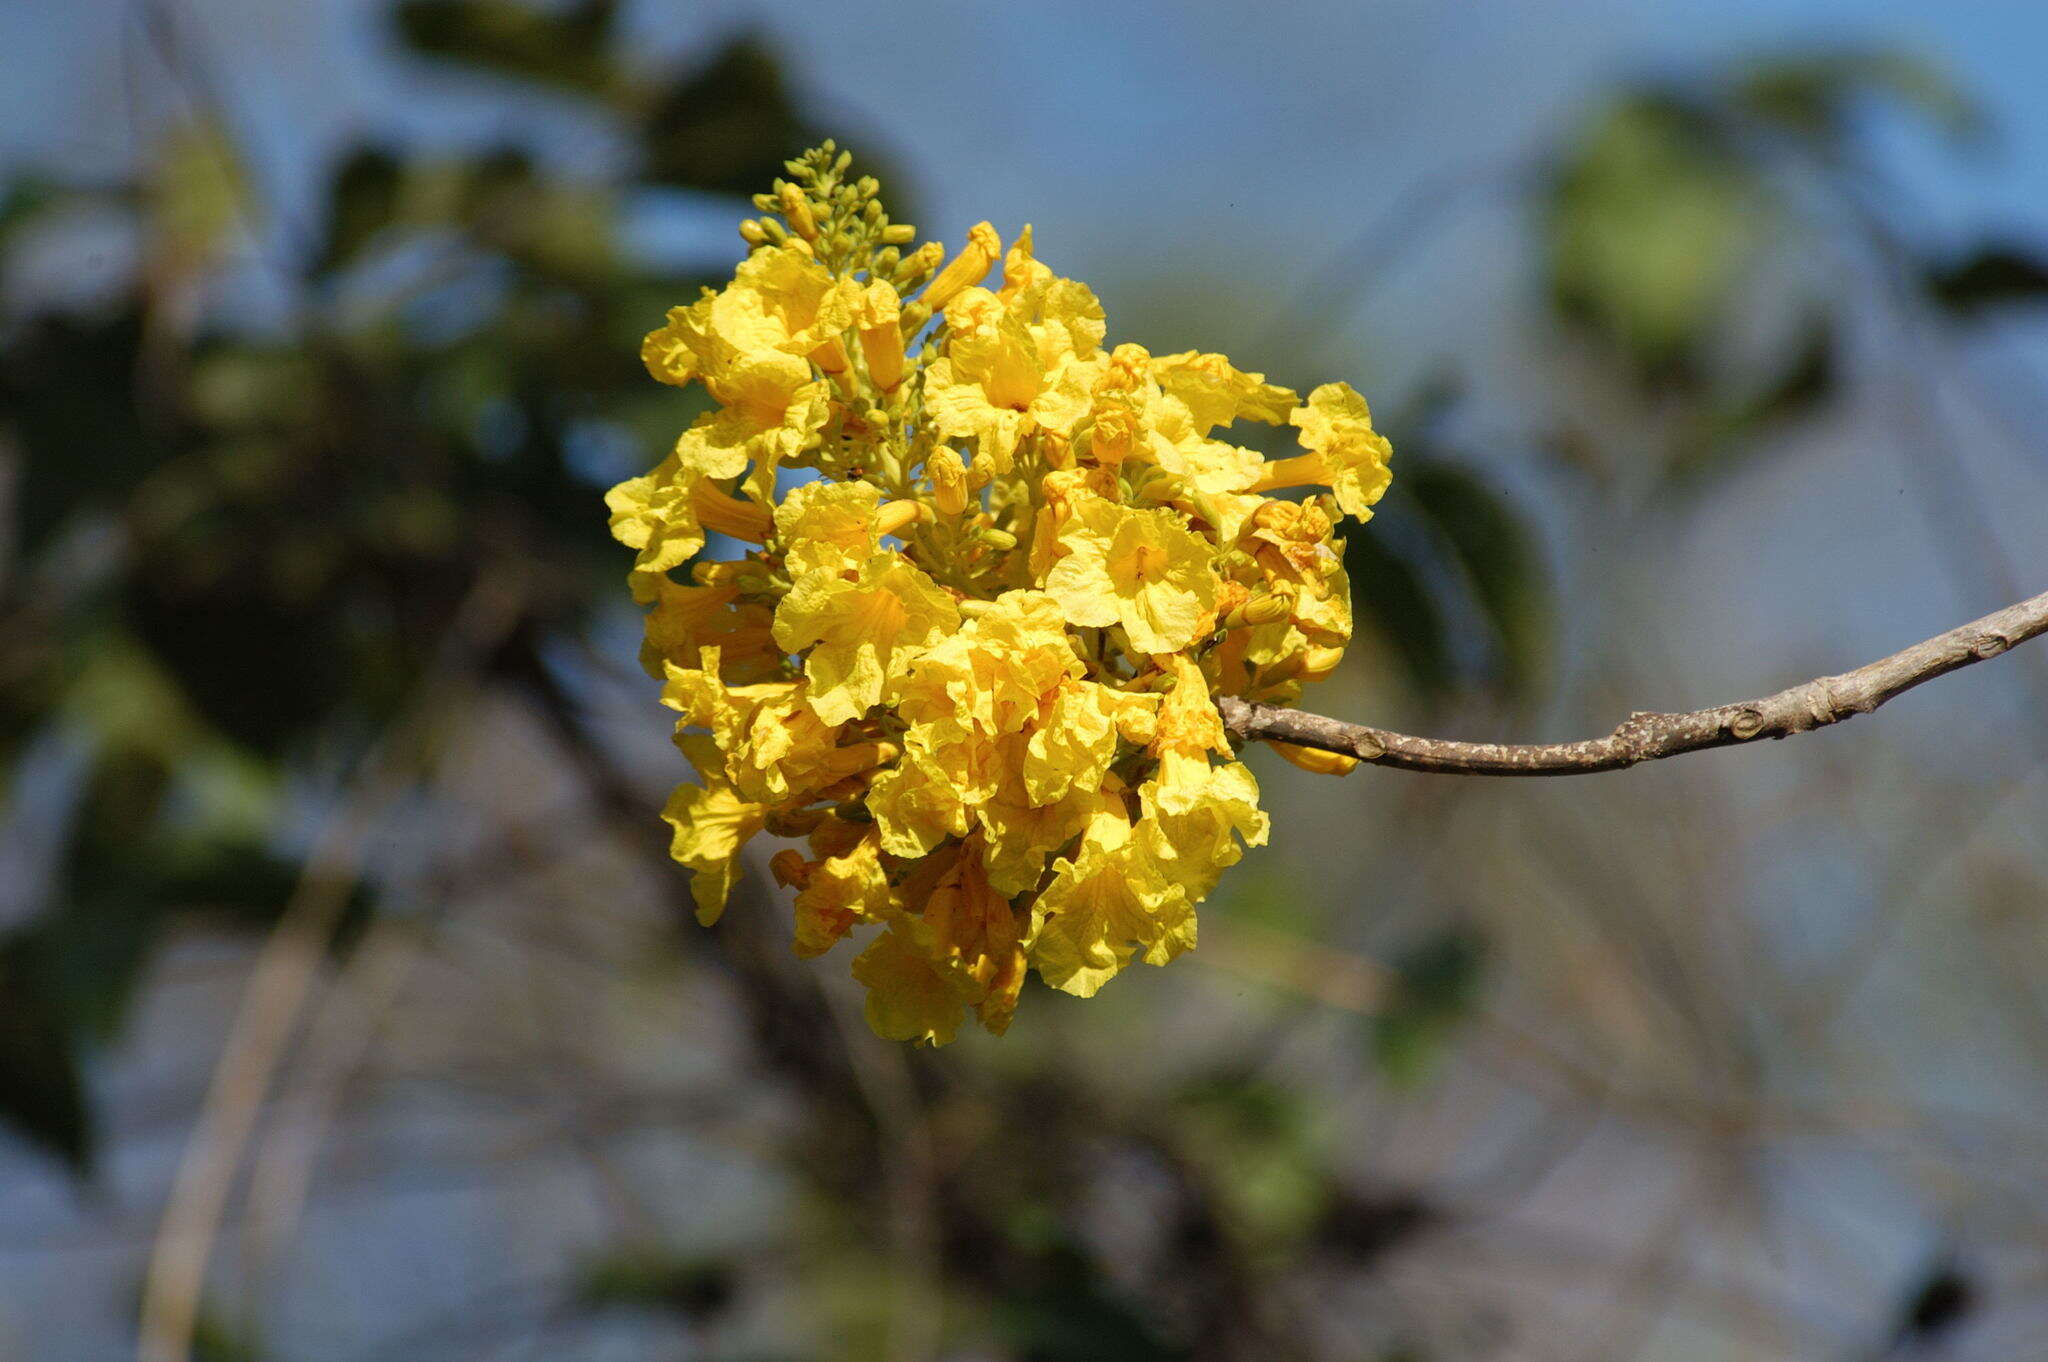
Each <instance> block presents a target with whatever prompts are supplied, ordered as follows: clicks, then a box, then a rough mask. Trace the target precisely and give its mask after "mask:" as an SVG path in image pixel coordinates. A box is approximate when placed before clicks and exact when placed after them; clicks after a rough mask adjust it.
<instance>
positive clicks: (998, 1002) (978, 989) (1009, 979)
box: [906, 838, 1024, 1035]
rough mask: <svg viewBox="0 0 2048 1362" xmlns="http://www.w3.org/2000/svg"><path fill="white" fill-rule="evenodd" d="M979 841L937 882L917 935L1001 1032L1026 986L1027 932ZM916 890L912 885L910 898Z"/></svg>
mask: <svg viewBox="0 0 2048 1362" xmlns="http://www.w3.org/2000/svg"><path fill="white" fill-rule="evenodd" d="M978 841H979V839H978V838H971V839H969V840H968V842H967V843H966V844H965V845H963V846H962V847H961V848H960V850H959V853H958V854H957V855H956V856H955V857H954V858H953V863H952V864H951V866H949V867H948V868H947V869H946V871H945V873H944V874H943V875H941V876H940V877H939V880H938V883H937V884H936V885H934V886H933V887H932V889H931V892H930V896H929V897H927V898H925V900H924V902H923V904H922V905H921V907H920V913H919V917H918V922H917V928H916V931H915V934H914V935H915V938H916V940H917V941H918V942H919V944H920V945H922V946H924V947H925V948H926V949H927V950H929V952H930V954H931V956H932V958H934V959H935V960H937V961H938V962H939V964H940V965H941V966H942V967H943V968H944V969H945V971H946V972H947V974H948V975H950V976H951V980H952V982H953V985H954V991H955V994H956V996H958V997H959V998H960V999H961V1001H962V1002H963V1003H965V1004H966V1005H967V1006H970V1007H972V1008H973V1009H974V1012H975V1016H976V1017H977V1018H978V1019H979V1020H980V1022H981V1024H982V1025H983V1026H984V1027H986V1028H987V1029H988V1030H989V1031H991V1032H993V1033H994V1034H996V1035H1001V1034H1002V1033H1003V1032H1004V1031H1005V1030H1006V1029H1008V1027H1009V1025H1010V1017H1011V1014H1012V1013H1014V1012H1015V1011H1016V1010H1017V992H1018V990H1019V989H1021V988H1022V987H1023V986H1024V947H1023V944H1022V940H1021V938H1022V935H1023V933H1022V932H1021V931H1020V930H1019V928H1018V922H1017V911H1016V909H1014V908H1012V907H1011V906H1010V900H1009V897H1008V896H1007V895H1005V894H1000V893H997V892H996V890H995V889H994V888H992V887H991V886H990V884H989V881H988V876H987V874H986V873H985V872H984V871H983V870H982V865H981V848H980V846H979V845H977V843H978ZM915 893H916V888H915V887H912V888H910V889H909V891H908V892H907V893H906V898H910V897H913V896H914V895H915Z"/></svg>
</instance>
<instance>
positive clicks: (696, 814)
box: [661, 742, 768, 927]
mask: <svg viewBox="0 0 2048 1362" xmlns="http://www.w3.org/2000/svg"><path fill="white" fill-rule="evenodd" d="M685 750H686V752H687V753H688V754H689V755H690V756H691V757H692V758H693V759H695V760H696V761H697V762H698V767H697V770H698V774H699V775H700V776H702V778H703V780H704V784H702V785H678V786H677V787H676V789H675V793H674V794H672V795H670V796H669V801H668V807H667V808H665V809H663V810H662V813H661V816H662V817H663V818H664V819H665V820H667V822H668V823H669V825H670V826H671V827H673V828H674V829H675V835H674V837H672V838H671V839H670V842H669V855H671V856H673V857H674V858H675V859H676V861H677V862H678V863H679V864H681V865H682V866H683V867H684V868H685V869H688V870H690V871H692V872H694V873H693V874H692V876H691V879H690V895H691V897H692V898H694V899H695V900H696V901H697V921H699V922H701V923H703V924H704V925H705V926H706V927H709V926H710V925H711V924H712V923H714V922H716V921H718V919H719V915H720V914H722V913H724V912H725V900H726V896H727V895H728V894H730V893H731V892H732V882H733V880H734V878H735V877H736V875H737V868H736V867H737V863H738V860H739V854H740V848H741V847H743V846H745V845H746V844H747V840H748V839H749V838H751V837H752V836H753V835H754V834H755V833H757V832H759V831H760V830H761V827H762V824H763V823H765V822H766V821H767V816H768V808H767V806H766V805H764V804H754V803H749V802H748V801H746V800H744V799H741V798H740V796H739V794H738V792H737V791H735V790H734V789H733V788H732V786H731V785H730V784H728V783H727V782H725V781H724V780H721V779H719V778H718V775H717V772H718V762H717V752H716V749H715V748H712V747H711V745H710V744H709V743H708V742H705V743H701V744H695V745H693V746H690V747H686V748H685Z"/></svg>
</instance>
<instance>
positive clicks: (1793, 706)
mask: <svg viewBox="0 0 2048 1362" xmlns="http://www.w3.org/2000/svg"><path fill="white" fill-rule="evenodd" d="M2043 633H2048V592H2043V593H2041V594H2040V595H2038V596H2034V597H2032V598H2030V599H2028V600H2024V601H2021V602H2020V603H2019V604H2017V605H2009V606H2007V607H2006V608H2005V609H2003V610H1998V611H1994V612H1993V613H1991V614H1989V615H1986V616H1984V618H1982V619H1979V620H1973V621H1971V622H1970V623H1968V624H1965V625H1962V626H1960V627H1959V628H1955V629H1951V630H1949V631H1948V632H1947V633H1945V634H1937V635H1935V636H1934V637H1933V638H1930V639H1927V640H1926V641H1924V642H1921V643H1916V644H1914V645H1913V646H1912V647H1910V648H1905V649H1902V650H1900V651H1899V652H1896V653H1893V654H1892V655H1891V656H1889V657H1883V658H1879V659H1878V660H1877V661H1875V662H1872V663H1869V664H1867V665H1865V666H1861V667H1858V668H1856V669H1855V670H1854V671H1849V672H1843V673H1842V674H1841V675H1840V676H1822V677H1816V678H1815V679H1814V680H1811V681H1805V682H1801V683H1800V684H1799V685H1796V686H1792V687H1789V688H1788V689H1785V690H1781V691H1778V692H1776V693H1775V694H1772V695H1766V696H1764V697H1762V698H1761V699H1757V700H1740V701H1737V702H1736V703H1734V704H1732V705H1716V706H1714V707H1713V708H1712V709H1695V710H1690V711H1687V712H1685V713H1682V714H1655V713H1636V714H1631V715H1629V716H1628V718H1627V719H1625V720H1624V721H1623V722H1622V723H1621V724H1620V725H1619V726H1618V727H1617V728H1615V730H1614V731H1613V732H1611V733H1609V734H1607V735H1606V736H1605V737H1600V738H1587V739H1585V740H1583V741H1580V742H1561V743H1487V742H1457V741H1453V740H1450V739H1444V738H1417V737H1413V736H1410V735H1409V734H1406V733H1395V732H1392V731H1390V730H1388V729H1384V728H1372V727H1370V726H1368V725H1365V724H1352V723H1345V722H1344V721H1343V720H1341V719H1330V718H1326V717H1324V716H1323V715H1320V714H1307V713H1304V712H1302V711H1301V710H1297V709H1283V708H1280V707H1279V706H1276V705H1257V704H1251V703H1249V702H1247V701H1245V700H1241V699H1239V698H1237V697H1236V696H1229V695H1226V696H1222V697H1220V698H1219V699H1218V700H1217V708H1218V709H1219V710H1221V711H1222V714H1223V722H1224V726H1225V727H1226V728H1227V729H1228V730H1229V732H1230V736H1231V738H1232V740H1233V741H1236V742H1239V743H1246V742H1286V743H1293V744H1295V745H1296V746H1298V747H1313V748H1317V749H1319V750H1321V751H1325V752H1340V753H1343V754H1344V755H1345V756H1351V757H1357V758H1358V759H1359V760H1360V761H1364V762H1371V763H1372V764H1373V765H1376V766H1394V767H1399V768H1400V769H1402V770H1404V771H1433V772H1438V773H1440V774H1446V775H1464V776H1577V775H1590V774H1592V773H1593V772H1595V771H1619V770H1622V769H1624V768H1626V767H1630V766H1634V765H1637V764H1638V763H1640V762H1645V761H1658V760H1661V759H1663V758H1665V757H1675V756H1677V755H1679V754H1680V753H1681V752H1699V751H1703V750H1705V749H1707V748H1709V747H1733V746H1736V745H1737V744H1740V743H1748V742H1756V741H1758V740H1760V739H1763V738H1789V737H1791V736H1792V735H1793V734H1795V733H1807V732H1811V731H1812V730H1814V729H1816V728H1825V727H1827V726H1828V725H1829V724H1836V723H1840V722H1841V721H1842V720H1844V719H1848V718H1852V717H1853V716H1855V715H1858V714H1868V713H1870V711H1872V710H1874V709H1876V708H1877V707H1878V706H1879V705H1881V704H1883V703H1884V702H1885V701H1887V700H1889V699H1891V698H1892V697H1893V696H1896V695H1902V694H1904V693H1905V692H1906V691H1909V690H1911V689H1913V687H1915V686H1917V685H1919V684H1920V683H1921V682H1923V681H1932V680H1933V679H1934V678H1935V677H1937V676H1946V675H1947V674H1948V673H1950V672H1952V671H1955V670H1957V669H1959V668H1962V667H1967V666H1970V665H1971V664H1973V663H1977V662H1983V661H1986V660H1987V659H1990V658H1994V657H1997V656H1998V655H1999V654H2000V653H2003V652H2006V651H2007V650H2009V649H2011V648H2014V647H2016V646H2018V645H2019V644H2021V643H2024V642H2026V641H2027V640H2028V639H2030V638H2034V637H2036V636H2038V635H2040V634H2043ZM2042 721H2043V722H2044V723H2048V715H2044V716H2043V718H2042Z"/></svg>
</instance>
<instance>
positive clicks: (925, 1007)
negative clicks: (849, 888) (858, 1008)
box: [853, 917, 966, 1045]
mask: <svg viewBox="0 0 2048 1362" xmlns="http://www.w3.org/2000/svg"><path fill="white" fill-rule="evenodd" d="M853 977H854V978H855V979H857V980H858V981H860V982H861V983H863V984H865V985H867V990H868V1001H867V1019H868V1025H869V1026H870V1027H871V1028H873V1030H874V1033H875V1034H876V1035H878V1036H880V1037H882V1038H883V1039H884V1040H911V1041H917V1042H919V1043H921V1044H925V1045H944V1044H946V1043H947V1042H949V1041H951V1040H952V1039H953V1036H954V1035H955V1033H957V1032H958V1031H959V1030H960V1018H961V1014H962V1012H963V1010H964V1009H965V1006H966V1004H965V1002H964V1000H963V999H962V997H961V994H962V993H963V991H964V990H963V988H962V981H961V980H960V979H959V978H958V977H957V976H955V975H953V974H951V973H949V972H948V971H947V970H946V969H945V968H944V967H943V966H941V965H940V964H939V963H938V962H937V961H935V960H933V959H932V958H931V956H929V955H928V954H926V953H925V952H924V950H922V949H921V948H920V947H919V945H918V942H917V937H916V928H915V926H914V925H913V924H912V923H911V922H910V920H909V919H907V918H901V917H899V918H897V919H895V920H894V921H892V922H891V923H890V924H889V926H888V928H887V929H886V930H884V931H882V932H880V933H879V934H877V935H876V937H875V939H874V940H873V941H870V942H869V943H868V948H867V949H866V950H864V951H862V952H861V953H860V954H859V955H858V956H856V957H855V958H854V961H853Z"/></svg>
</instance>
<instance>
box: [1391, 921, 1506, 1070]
mask: <svg viewBox="0 0 2048 1362" xmlns="http://www.w3.org/2000/svg"><path fill="white" fill-rule="evenodd" d="M1485 963H1486V943H1485V941H1484V940H1483V939H1482V938H1481V937H1480V936H1479V935H1478V934H1477V933H1475V932H1473V931H1472V930H1470V929H1469V928H1464V927H1451V928H1447V929H1446V930H1444V931H1442V932H1440V933H1438V934H1437V935H1435V936H1433V937H1431V938H1429V939H1428V940H1426V941H1424V942H1423V943H1422V944H1421V945H1420V946H1418V947H1416V948H1415V949H1414V950H1412V951H1410V952H1408V953H1407V954H1406V955H1404V956H1402V957H1401V958H1400V959H1399V960H1397V961H1396V962H1395V964H1394V969H1395V972H1396V973H1397V974H1398V975H1399V976H1400V984H1399V986H1398V987H1397V988H1396V989H1395V991H1394V995H1393V997H1392V999H1391V1000H1390V1001H1389V1003H1388V1006H1387V1007H1386V1008H1385V1009H1384V1010H1383V1011H1382V1012H1381V1013H1380V1014H1379V1015H1378V1016H1376V1017H1374V1018H1373V1019H1372V1022H1371V1028H1372V1050H1373V1058H1374V1059H1375V1061H1377V1063H1378V1064H1379V1066H1380V1071H1381V1072H1382V1073H1384V1074H1385V1075H1386V1076H1387V1078H1388V1081H1390V1082H1392V1083H1394V1084H1396V1085H1401V1086H1411V1085H1413V1084H1416V1083H1419V1082H1421V1081H1422V1080H1423V1079H1424V1078H1426V1077H1427V1076H1428V1074H1429V1072H1430V1070H1431V1069H1432V1068H1433V1067H1434V1066H1435V1064H1436V1062H1437V1060H1438V1059H1439V1058H1440V1057H1441V1056H1442V1054H1443V1052H1444V1050H1445V1049H1446V1047H1447V1046H1448V1044H1449V1042H1450V1040H1451V1038H1452V1036H1453V1035H1454V1034H1455V1033H1456V1031H1457V1029H1458V1027H1459V1026H1460V1025H1461V1024H1462V1023H1463V1022H1464V1021H1465V1020H1466V1019H1467V1018H1468V1017H1469V1016H1470V1015H1471V1014H1472V1012H1473V1010H1474V1008H1475V1007H1476V1006H1477V1004H1478V1000H1479V987H1480V984H1481V982H1482V980H1483V977H1484V967H1485Z"/></svg>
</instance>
